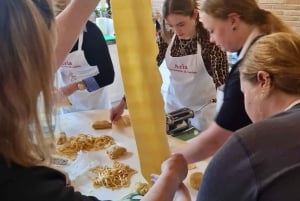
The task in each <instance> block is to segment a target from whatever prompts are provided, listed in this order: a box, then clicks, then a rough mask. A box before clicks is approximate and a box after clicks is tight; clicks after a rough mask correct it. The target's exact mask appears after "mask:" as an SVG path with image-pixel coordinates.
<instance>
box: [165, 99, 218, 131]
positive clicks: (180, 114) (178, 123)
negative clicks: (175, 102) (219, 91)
mask: <svg viewBox="0 0 300 201" xmlns="http://www.w3.org/2000/svg"><path fill="white" fill-rule="evenodd" d="M216 102H217V100H216V99H215V98H213V99H210V100H209V101H207V102H206V103H205V104H203V105H202V106H201V107H199V108H197V109H196V110H195V111H194V110H191V109H189V108H186V107H185V108H181V109H179V110H176V111H174V112H170V113H168V114H167V115H166V124H167V128H166V130H167V134H168V135H177V134H179V133H181V132H183V131H186V130H187V129H189V128H191V127H192V126H191V123H190V120H189V119H190V118H193V117H194V114H195V112H199V111H201V110H202V109H203V108H205V107H206V106H207V105H209V104H211V103H216Z"/></svg>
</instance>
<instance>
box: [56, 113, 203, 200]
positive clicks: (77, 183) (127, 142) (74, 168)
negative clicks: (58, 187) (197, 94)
mask: <svg viewBox="0 0 300 201" xmlns="http://www.w3.org/2000/svg"><path fill="white" fill-rule="evenodd" d="M125 114H128V112H127V111H126V113H125ZM97 120H109V111H108V110H92V111H84V112H73V113H68V114H62V115H59V116H57V119H56V130H55V133H59V132H61V131H64V132H66V134H67V136H76V135H78V134H80V133H83V134H91V135H95V136H99V135H109V136H111V137H113V138H114V140H115V142H116V144H117V145H120V146H123V147H125V148H126V149H127V151H128V153H127V154H126V155H125V156H123V157H121V158H119V159H117V161H119V162H121V163H124V164H126V165H129V166H130V167H131V168H133V169H135V170H137V171H138V173H137V174H134V175H133V176H132V177H131V185H130V187H127V188H121V189H117V190H110V189H107V188H104V187H100V188H95V187H94V186H93V184H92V180H91V177H90V174H89V171H88V170H89V169H90V168H92V167H94V166H96V165H101V166H103V165H109V166H111V164H112V161H111V160H110V159H109V158H108V156H107V155H106V150H99V151H91V152H81V153H79V154H78V156H77V159H76V160H75V161H73V162H71V163H70V165H68V166H61V167H58V168H61V169H62V170H64V171H66V172H67V173H68V174H69V177H70V179H71V181H72V185H73V186H74V187H75V189H76V190H78V191H80V192H82V193H83V194H85V195H92V196H95V197H97V198H98V199H102V200H105V199H108V200H113V201H114V200H119V199H120V198H122V197H124V196H126V195H127V194H129V193H132V192H134V185H135V183H136V182H145V179H144V178H143V176H142V175H141V172H140V168H139V159H138V154H137V148H136V144H135V140H134V133H133V129H132V127H117V126H116V125H113V127H112V129H103V130H94V129H93V128H92V127H91V125H92V123H93V122H94V121H97ZM168 141H169V145H170V149H171V151H172V150H175V149H177V148H179V147H180V146H184V144H185V143H186V142H184V141H181V140H178V139H177V138H174V137H170V136H168ZM149 157H151V156H149ZM195 165H196V166H197V167H196V168H195V169H191V170H189V173H188V176H187V178H186V179H185V181H184V183H185V184H186V186H187V187H188V189H189V191H190V194H191V197H192V200H195V197H196V195H197V192H198V191H196V190H194V189H192V188H191V187H190V185H189V182H188V179H189V175H190V174H191V173H193V172H195V171H197V172H199V171H200V172H204V170H205V168H206V166H207V161H202V162H198V163H196V164H195Z"/></svg>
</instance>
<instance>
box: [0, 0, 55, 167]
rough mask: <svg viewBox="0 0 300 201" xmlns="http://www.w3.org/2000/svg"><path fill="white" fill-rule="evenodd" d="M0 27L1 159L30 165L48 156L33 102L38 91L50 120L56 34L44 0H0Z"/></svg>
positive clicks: (47, 117)
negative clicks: (41, 95)
mask: <svg viewBox="0 0 300 201" xmlns="http://www.w3.org/2000/svg"><path fill="white" fill-rule="evenodd" d="M0 28H1V31H0V41H1V45H0V97H1V101H0V111H1V115H0V128H1V132H0V158H4V159H5V160H6V161H7V162H8V163H11V162H14V163H17V164H20V165H23V166H31V165H35V164H37V163H40V162H41V161H43V160H45V159H46V158H47V156H48V155H47V154H48V153H47V150H45V146H44V141H43V132H42V128H41V122H40V120H39V114H38V113H39V112H38V108H37V101H38V97H39V95H40V94H43V96H44V105H45V114H46V119H47V123H48V126H49V125H51V112H52V95H51V94H52V87H53V84H52V83H53V80H52V75H53V73H54V66H55V65H54V61H55V60H54V59H55V58H54V54H53V53H54V52H53V51H54V44H53V43H54V42H53V40H54V37H55V35H54V30H53V29H54V16H53V13H52V9H51V7H50V4H49V2H48V1H47V0H39V1H37V0H33V1H20V0H9V1H0ZM50 131H51V130H50Z"/></svg>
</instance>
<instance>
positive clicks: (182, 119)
mask: <svg viewBox="0 0 300 201" xmlns="http://www.w3.org/2000/svg"><path fill="white" fill-rule="evenodd" d="M193 117H194V112H193V110H191V109H189V108H182V109H179V110H176V111H174V112H170V113H168V114H167V115H166V118H167V121H166V123H167V134H168V135H171V134H175V133H178V132H181V131H184V130H186V129H188V128H189V127H190V121H189V118H193Z"/></svg>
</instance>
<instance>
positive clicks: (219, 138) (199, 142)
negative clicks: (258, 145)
mask: <svg viewBox="0 0 300 201" xmlns="http://www.w3.org/2000/svg"><path fill="white" fill-rule="evenodd" d="M231 133H232V132H231V131H229V130H226V129H223V128H221V127H220V126H218V125H217V124H216V123H215V122H213V123H212V124H211V125H210V126H209V128H208V129H206V130H205V131H203V132H202V133H200V134H199V136H197V137H195V138H194V139H192V140H191V141H190V142H189V143H188V144H187V145H186V146H184V147H183V148H181V149H179V150H176V151H175V152H176V153H181V154H183V155H184V157H185V159H186V160H187V162H188V163H194V162H198V161H201V160H204V159H206V158H209V157H211V156H212V155H213V154H215V153H216V151H217V150H218V149H219V148H220V147H221V146H222V145H223V144H224V143H225V141H226V140H227V139H228V137H229V136H230V135H231Z"/></svg>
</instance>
